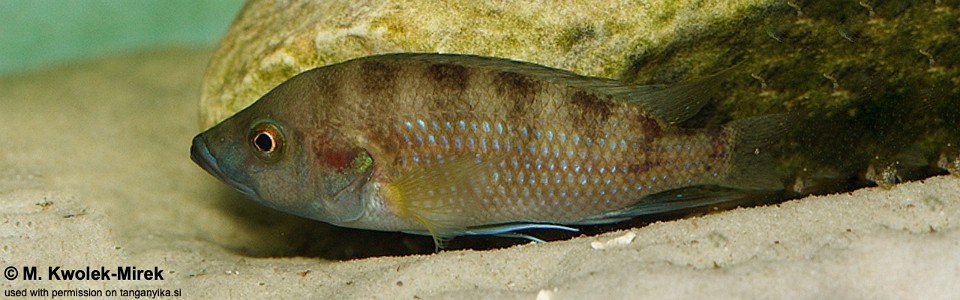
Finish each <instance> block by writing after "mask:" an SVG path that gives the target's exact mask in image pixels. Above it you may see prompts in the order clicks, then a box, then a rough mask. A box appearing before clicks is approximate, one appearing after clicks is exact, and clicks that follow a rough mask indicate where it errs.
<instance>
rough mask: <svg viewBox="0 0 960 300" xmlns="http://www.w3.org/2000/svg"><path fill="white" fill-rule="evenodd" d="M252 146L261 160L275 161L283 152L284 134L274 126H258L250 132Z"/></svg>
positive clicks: (265, 124)
mask: <svg viewBox="0 0 960 300" xmlns="http://www.w3.org/2000/svg"><path fill="white" fill-rule="evenodd" d="M250 146H251V147H253V150H254V152H256V153H257V155H259V156H260V157H261V158H264V159H274V158H276V157H277V156H278V154H279V153H280V151H282V150H283V134H282V133H281V132H280V129H279V128H277V126H276V125H274V124H271V123H260V124H257V125H256V126H254V127H253V129H252V130H251V131H250Z"/></svg>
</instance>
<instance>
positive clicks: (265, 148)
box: [253, 131, 277, 153]
mask: <svg viewBox="0 0 960 300" xmlns="http://www.w3.org/2000/svg"><path fill="white" fill-rule="evenodd" d="M253 145H254V146H256V148H257V150H260V152H263V153H270V152H273V150H274V149H276V148H277V140H276V139H274V138H273V134H271V133H270V132H266V131H264V132H260V133H257V136H256V137H254V138H253Z"/></svg>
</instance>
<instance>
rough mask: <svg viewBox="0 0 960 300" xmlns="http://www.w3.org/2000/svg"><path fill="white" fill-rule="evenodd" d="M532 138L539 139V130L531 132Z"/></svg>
mask: <svg viewBox="0 0 960 300" xmlns="http://www.w3.org/2000/svg"><path fill="white" fill-rule="evenodd" d="M533 137H535V138H537V139H540V130H539V129H538V130H537V131H534V132H533Z"/></svg>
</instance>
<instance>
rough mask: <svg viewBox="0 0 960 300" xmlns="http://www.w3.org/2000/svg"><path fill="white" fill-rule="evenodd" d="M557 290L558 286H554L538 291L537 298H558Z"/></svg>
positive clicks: (543, 299)
mask: <svg viewBox="0 0 960 300" xmlns="http://www.w3.org/2000/svg"><path fill="white" fill-rule="evenodd" d="M556 291H557V289H556V288H554V289H553V290H540V292H539V293H537V300H551V299H556V298H557V297H556Z"/></svg>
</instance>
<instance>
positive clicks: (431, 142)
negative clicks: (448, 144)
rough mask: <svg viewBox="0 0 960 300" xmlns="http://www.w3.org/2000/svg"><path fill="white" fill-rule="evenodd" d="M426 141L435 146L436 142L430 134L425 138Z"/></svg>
mask: <svg viewBox="0 0 960 300" xmlns="http://www.w3.org/2000/svg"><path fill="white" fill-rule="evenodd" d="M427 141H428V142H430V144H431V145H435V144H437V140H436V139H434V138H433V135H432V134H431V135H428V136H427Z"/></svg>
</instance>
